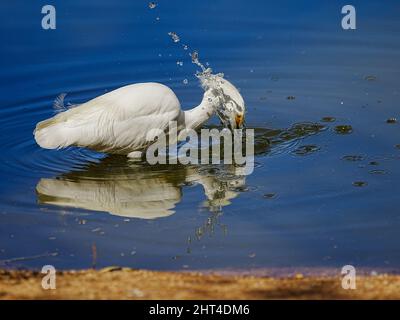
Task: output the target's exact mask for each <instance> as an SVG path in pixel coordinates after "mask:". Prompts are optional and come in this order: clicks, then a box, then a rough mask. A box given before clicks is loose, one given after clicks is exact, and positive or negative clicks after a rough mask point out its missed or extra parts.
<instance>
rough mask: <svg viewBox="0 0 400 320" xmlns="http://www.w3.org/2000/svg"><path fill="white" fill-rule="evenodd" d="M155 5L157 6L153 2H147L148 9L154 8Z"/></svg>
mask: <svg viewBox="0 0 400 320" xmlns="http://www.w3.org/2000/svg"><path fill="white" fill-rule="evenodd" d="M155 7H157V3H155V2H149V8H150V9H154V8H155Z"/></svg>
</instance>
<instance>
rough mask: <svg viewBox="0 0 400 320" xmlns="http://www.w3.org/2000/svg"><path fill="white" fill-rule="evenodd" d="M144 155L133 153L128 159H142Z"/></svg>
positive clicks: (129, 154) (137, 152)
mask: <svg viewBox="0 0 400 320" xmlns="http://www.w3.org/2000/svg"><path fill="white" fill-rule="evenodd" d="M142 155H143V152H142V151H132V152H131V153H128V155H127V157H128V158H131V159H141V158H142Z"/></svg>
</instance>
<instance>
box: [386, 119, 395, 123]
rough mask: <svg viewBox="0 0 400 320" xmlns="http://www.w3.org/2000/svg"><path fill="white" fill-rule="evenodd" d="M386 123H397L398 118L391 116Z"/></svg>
mask: <svg viewBox="0 0 400 320" xmlns="http://www.w3.org/2000/svg"><path fill="white" fill-rule="evenodd" d="M386 123H389V124H394V123H397V119H396V118H389V119H387V120H386Z"/></svg>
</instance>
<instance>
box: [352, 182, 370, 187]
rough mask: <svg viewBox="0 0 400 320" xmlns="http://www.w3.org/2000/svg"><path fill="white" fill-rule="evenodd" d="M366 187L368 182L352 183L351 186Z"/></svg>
mask: <svg viewBox="0 0 400 320" xmlns="http://www.w3.org/2000/svg"><path fill="white" fill-rule="evenodd" d="M367 185H368V182H365V181H354V182H353V186H355V187H365V186H367Z"/></svg>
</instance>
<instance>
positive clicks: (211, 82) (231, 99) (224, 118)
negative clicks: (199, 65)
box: [197, 69, 246, 130]
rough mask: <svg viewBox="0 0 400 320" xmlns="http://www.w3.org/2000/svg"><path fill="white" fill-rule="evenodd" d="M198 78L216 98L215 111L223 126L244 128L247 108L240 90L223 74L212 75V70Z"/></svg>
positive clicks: (199, 75) (200, 74)
mask: <svg viewBox="0 0 400 320" xmlns="http://www.w3.org/2000/svg"><path fill="white" fill-rule="evenodd" d="M197 76H198V77H199V79H200V81H201V83H202V86H203V88H204V89H205V90H207V91H209V92H211V94H212V96H213V97H214V98H215V100H216V103H215V111H216V112H217V115H218V117H219V118H220V120H221V122H222V124H223V125H224V126H225V127H228V128H229V129H231V130H233V129H241V128H243V125H244V114H245V111H246V107H245V104H244V100H243V98H242V96H241V94H240V93H239V90H238V89H236V87H235V86H234V85H233V84H232V83H230V82H229V81H228V80H226V79H225V78H224V77H223V74H212V73H211V69H207V70H205V71H204V72H203V73H199V74H198V75H197ZM213 100H214V99H213Z"/></svg>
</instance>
